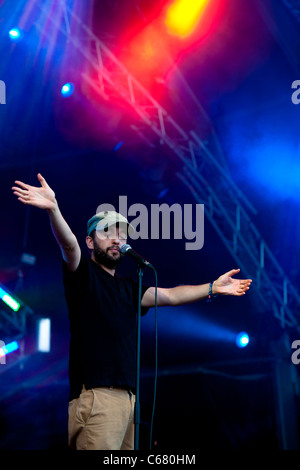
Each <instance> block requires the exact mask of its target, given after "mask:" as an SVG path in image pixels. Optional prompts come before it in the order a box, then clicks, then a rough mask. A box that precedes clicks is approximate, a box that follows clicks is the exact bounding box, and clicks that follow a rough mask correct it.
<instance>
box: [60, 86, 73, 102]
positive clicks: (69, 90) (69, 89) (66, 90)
mask: <svg viewBox="0 0 300 470" xmlns="http://www.w3.org/2000/svg"><path fill="white" fill-rule="evenodd" d="M73 91H74V85H73V83H65V84H64V85H63V86H62V88H61V94H62V96H63V97H64V98H67V97H68V96H71V95H72V94H73Z"/></svg>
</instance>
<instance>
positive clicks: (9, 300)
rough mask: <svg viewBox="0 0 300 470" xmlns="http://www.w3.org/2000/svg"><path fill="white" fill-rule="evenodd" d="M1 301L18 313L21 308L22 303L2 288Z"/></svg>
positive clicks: (0, 292)
mask: <svg viewBox="0 0 300 470" xmlns="http://www.w3.org/2000/svg"><path fill="white" fill-rule="evenodd" d="M0 299H2V300H3V302H5V303H6V305H8V306H9V307H10V308H11V309H12V310H14V311H15V312H17V311H18V310H19V308H20V306H21V305H20V303H19V302H17V301H16V300H15V299H14V298H13V297H12V296H11V295H10V294H9V293H8V292H7V291H5V290H4V289H2V288H1V287H0Z"/></svg>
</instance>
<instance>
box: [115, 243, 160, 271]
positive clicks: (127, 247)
mask: <svg viewBox="0 0 300 470" xmlns="http://www.w3.org/2000/svg"><path fill="white" fill-rule="evenodd" d="M120 252H121V253H122V254H123V255H128V256H130V257H131V258H133V259H134V260H135V261H137V262H138V263H139V264H140V265H142V266H147V267H148V268H153V266H152V264H151V263H149V261H146V260H145V259H144V258H143V257H142V256H141V255H139V254H138V253H137V252H136V251H134V250H133V249H132V248H131V246H130V245H127V244H126V245H122V246H121V248H120Z"/></svg>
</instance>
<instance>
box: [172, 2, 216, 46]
mask: <svg viewBox="0 0 300 470" xmlns="http://www.w3.org/2000/svg"><path fill="white" fill-rule="evenodd" d="M209 2H210V0H198V1H195V0H175V2H174V3H172V5H171V6H170V7H169V8H168V11H167V18H166V21H165V24H166V26H167V27H168V30H169V33H170V34H174V35H175V36H179V37H181V38H185V37H187V36H189V35H190V34H192V33H193V31H194V30H195V28H196V26H197V24H198V23H199V21H200V19H201V17H202V14H203V13H204V11H205V9H206V7H207V5H208V3H209Z"/></svg>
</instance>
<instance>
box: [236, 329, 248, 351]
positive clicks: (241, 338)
mask: <svg viewBox="0 0 300 470" xmlns="http://www.w3.org/2000/svg"><path fill="white" fill-rule="evenodd" d="M235 342H236V345H237V347H238V348H245V347H246V346H247V345H248V344H249V336H248V334H247V333H246V332H245V331H241V332H240V333H239V334H238V335H237V337H236V340H235Z"/></svg>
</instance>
